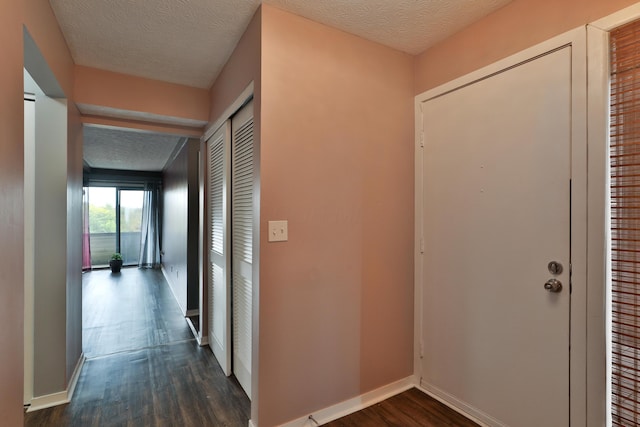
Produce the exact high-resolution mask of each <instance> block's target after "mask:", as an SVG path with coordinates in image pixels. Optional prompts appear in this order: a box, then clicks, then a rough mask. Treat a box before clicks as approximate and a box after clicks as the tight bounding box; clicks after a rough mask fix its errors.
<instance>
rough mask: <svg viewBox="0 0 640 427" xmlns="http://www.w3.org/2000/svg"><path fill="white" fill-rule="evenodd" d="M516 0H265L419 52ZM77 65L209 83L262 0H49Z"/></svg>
mask: <svg viewBox="0 0 640 427" xmlns="http://www.w3.org/2000/svg"><path fill="white" fill-rule="evenodd" d="M510 1H511V0H266V3H269V4H271V5H274V6H276V7H279V8H281V9H284V10H287V11H290V12H292V13H295V14H297V15H300V16H304V17H306V18H309V19H312V20H314V21H317V22H321V23H323V24H327V25H329V26H332V27H335V28H338V29H341V30H343V31H346V32H348V33H352V34H356V35H359V36H361V37H364V38H366V39H369V40H373V41H376V42H379V43H381V44H384V45H388V46H391V47H393V48H395V49H398V50H401V51H404V52H408V53H411V54H417V53H420V52H422V51H424V50H426V49H427V48H428V47H430V46H432V45H433V44H435V43H437V42H438V41H440V40H442V39H444V38H446V37H447V36H449V35H451V34H453V33H455V32H456V31H458V30H460V29H462V28H463V27H465V26H467V25H469V24H470V23H472V22H474V21H476V20H478V19H480V18H482V17H483V16H485V15H487V14H489V13H491V12H493V11H494V10H496V9H498V8H500V7H502V6H504V5H505V4H507V3H509V2H510ZM50 3H51V6H52V8H53V11H54V13H55V15H56V18H57V19H58V22H59V24H60V28H61V29H62V32H63V34H64V36H65V38H66V40H67V44H68V45H69V48H70V50H71V54H72V56H73V59H74V61H75V63H76V64H79V65H85V66H89V67H94V68H99V69H104V70H109V71H114V72H119V73H124V74H131V75H135V76H141V77H148V78H152V79H157V80H163V81H168V82H173V83H179V84H183V85H187V86H194V87H199V88H209V87H210V86H211V85H212V83H213V82H214V80H215V78H216V77H217V76H218V74H219V73H220V71H221V69H222V67H223V66H224V64H225V63H226V61H227V59H228V58H229V56H230V55H231V52H232V51H233V49H234V48H235V46H236V44H237V43H238V40H239V39H240V37H241V36H242V34H243V32H244V30H245V29H246V27H247V25H248V24H249V22H250V20H251V17H252V16H253V14H254V13H255V11H256V10H257V8H258V6H259V5H260V3H261V1H260V0H138V1H132V0H50Z"/></svg>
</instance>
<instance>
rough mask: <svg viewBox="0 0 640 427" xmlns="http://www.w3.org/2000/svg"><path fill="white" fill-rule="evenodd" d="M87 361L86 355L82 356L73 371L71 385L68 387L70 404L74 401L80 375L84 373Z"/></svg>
mask: <svg viewBox="0 0 640 427" xmlns="http://www.w3.org/2000/svg"><path fill="white" fill-rule="evenodd" d="M85 360H87V359H86V357H84V353H82V354H81V355H80V359H78V363H76V367H75V369H74V370H73V374H72V375H71V380H70V381H69V385H68V386H67V395H68V397H69V402H71V399H73V393H74V392H75V391H76V385H77V384H78V379H79V378H80V373H81V372H82V368H83V367H84V361H85Z"/></svg>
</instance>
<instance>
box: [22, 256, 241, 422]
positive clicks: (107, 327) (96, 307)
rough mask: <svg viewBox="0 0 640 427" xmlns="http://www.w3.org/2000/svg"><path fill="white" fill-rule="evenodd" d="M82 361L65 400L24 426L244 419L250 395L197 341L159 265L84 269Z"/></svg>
mask: <svg viewBox="0 0 640 427" xmlns="http://www.w3.org/2000/svg"><path fill="white" fill-rule="evenodd" d="M83 349H84V353H85V356H86V358H87V359H86V361H85V363H84V367H83V370H82V373H81V374H80V378H79V380H78V384H77V387H76V391H75V394H74V397H73V400H72V402H71V403H69V404H67V405H61V406H58V407H54V408H49V409H43V410H40V411H36V412H33V413H28V414H25V426H55V427H57V426H125V425H128V426H156V425H157V426H164V425H181V426H203V425H215V426H246V425H247V423H248V419H249V414H250V402H249V399H248V398H247V396H246V395H245V394H244V392H243V391H242V389H241V388H240V386H239V384H238V383H237V381H236V380H235V378H230V379H228V378H226V377H225V376H224V374H223V372H222V370H221V369H220V367H219V366H218V363H217V361H216V360H215V358H214V357H213V354H212V353H211V350H210V349H209V347H199V346H198V345H197V342H196V340H195V339H194V338H193V335H192V334H191V331H190V329H189V327H188V325H187V322H186V321H185V319H184V317H183V316H182V315H181V313H180V309H179V307H178V305H177V303H176V301H175V299H174V298H173V295H172V294H171V290H170V289H169V286H168V285H167V283H166V281H165V279H164V277H163V275H162V273H161V272H160V271H159V270H145V269H137V268H126V269H123V270H122V273H121V274H116V275H112V274H111V272H110V271H108V270H100V271H94V272H90V273H85V274H84V276H83Z"/></svg>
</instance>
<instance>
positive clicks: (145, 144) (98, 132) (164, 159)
mask: <svg viewBox="0 0 640 427" xmlns="http://www.w3.org/2000/svg"><path fill="white" fill-rule="evenodd" d="M83 135H84V153H83V157H84V161H85V163H86V164H87V165H88V166H90V167H91V168H101V169H118V170H137V171H156V172H157V171H161V170H163V169H164V167H165V166H167V163H168V162H169V161H170V160H172V159H173V157H174V156H175V154H176V151H177V149H178V148H179V147H181V146H182V144H183V143H184V141H185V140H186V138H184V137H180V136H175V135H164V134H157V133H150V132H140V131H135V132H134V131H129V130H121V129H113V128H104V127H95V126H85V127H84V129H83Z"/></svg>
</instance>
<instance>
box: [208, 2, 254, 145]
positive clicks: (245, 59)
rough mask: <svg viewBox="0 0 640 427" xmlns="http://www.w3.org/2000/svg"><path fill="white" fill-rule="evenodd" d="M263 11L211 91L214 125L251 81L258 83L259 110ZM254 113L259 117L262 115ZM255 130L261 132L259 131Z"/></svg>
mask: <svg viewBox="0 0 640 427" xmlns="http://www.w3.org/2000/svg"><path fill="white" fill-rule="evenodd" d="M261 13H262V12H261V9H260V8H259V9H258V11H257V12H256V13H255V14H254V16H253V18H252V19H251V22H250V23H249V25H248V26H247V29H246V30H245V32H244V34H243V35H242V38H241V39H240V41H239V42H238V45H237V46H236V48H235V50H234V51H233V54H232V55H231V57H230V58H229V60H228V61H227V63H226V65H225V66H224V68H223V69H222V71H221V72H220V75H219V76H218V78H217V79H216V81H215V83H214V84H213V86H212V87H211V90H210V91H209V100H210V109H209V123H210V124H212V123H214V122H215V121H216V120H218V119H219V118H220V116H221V115H222V114H223V113H224V112H225V110H226V109H227V108H228V107H229V106H230V105H231V104H232V103H233V102H234V101H235V100H236V99H237V98H238V96H240V94H241V93H242V91H243V90H244V89H245V88H246V87H247V86H248V85H249V83H251V82H254V95H255V102H254V109H257V111H259V108H260V102H259V98H260V32H261V22H262V21H261V19H262V18H261ZM254 115H255V116H256V117H257V118H258V119H259V116H260V115H259V114H254ZM255 125H259V123H254V126H255ZM254 130H255V128H254ZM255 133H256V134H258V135H259V132H257V131H255Z"/></svg>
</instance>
